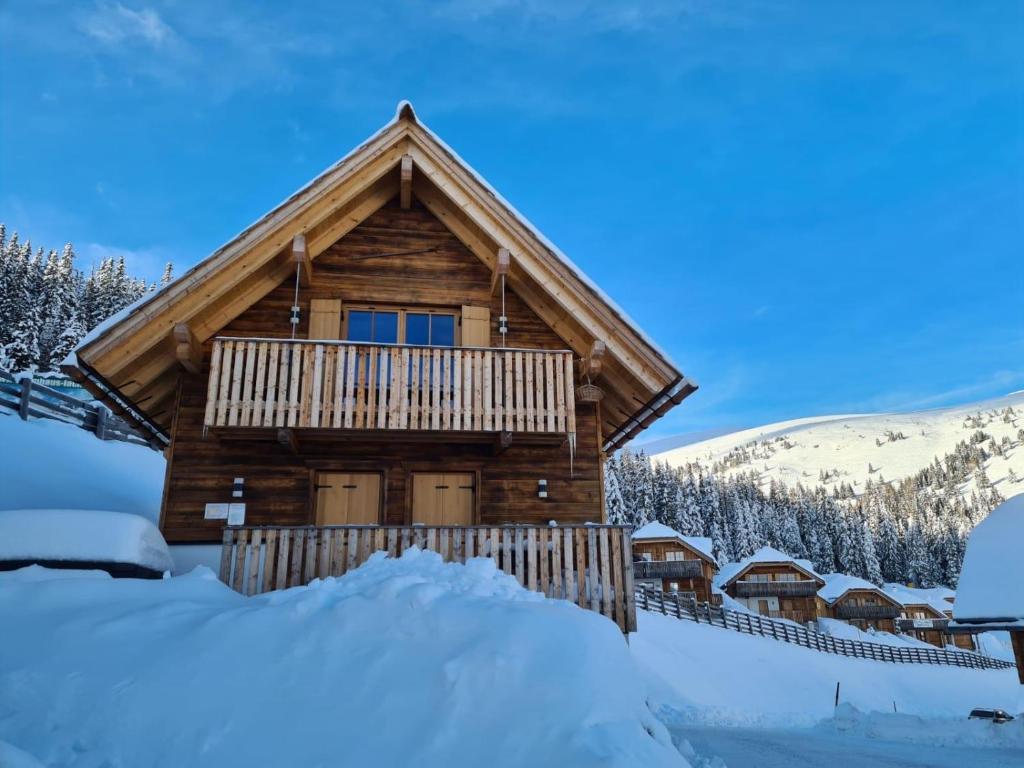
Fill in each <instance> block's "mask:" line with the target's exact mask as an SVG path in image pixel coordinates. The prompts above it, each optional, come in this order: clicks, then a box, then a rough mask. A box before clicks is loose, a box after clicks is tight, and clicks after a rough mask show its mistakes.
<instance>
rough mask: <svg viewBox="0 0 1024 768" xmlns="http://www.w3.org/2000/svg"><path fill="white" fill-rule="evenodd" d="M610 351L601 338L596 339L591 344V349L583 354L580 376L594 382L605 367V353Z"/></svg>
mask: <svg viewBox="0 0 1024 768" xmlns="http://www.w3.org/2000/svg"><path fill="white" fill-rule="evenodd" d="M607 353H608V347H607V346H606V345H605V343H604V342H603V341H601V340H600V339H595V340H594V341H593V342H592V343H591V344H590V349H589V350H588V351H587V354H585V355H584V356H583V359H582V360H580V363H579V366H578V368H579V374H580V378H581V379H583V380H586V381H590V382H593V381H594V380H595V379H596V378H597V377H598V376H600V375H601V370H602V369H603V368H604V359H605V355H606V354H607Z"/></svg>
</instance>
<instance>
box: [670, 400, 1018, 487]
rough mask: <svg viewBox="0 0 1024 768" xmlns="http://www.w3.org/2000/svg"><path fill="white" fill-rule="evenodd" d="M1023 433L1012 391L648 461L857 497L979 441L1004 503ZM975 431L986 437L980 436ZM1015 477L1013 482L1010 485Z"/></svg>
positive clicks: (777, 428) (787, 427)
mask: <svg viewBox="0 0 1024 768" xmlns="http://www.w3.org/2000/svg"><path fill="white" fill-rule="evenodd" d="M1022 429H1024V392H1017V393H1014V394H1011V395H1007V396H1006V397H1001V398H995V399H992V400H984V401H981V402H976V403H970V404H967V405H961V406H956V407H953V408H942V409H937V410H929V411H913V412H908V413H878V414H852V415H841V416H817V417H811V418H804V419H793V420H792V421H780V422H777V423H775V424H767V425H765V426H762V427H755V428H753V429H745V430H742V431H739V432H733V433H731V434H728V435H723V436H721V437H715V438H712V439H710V440H704V441H701V442H698V443H693V444H691V445H686V446H683V447H680V448H675V449H672V450H668V451H663V452H656V453H653V454H652V458H654V459H656V460H661V461H667V462H668V463H669V464H671V465H673V466H682V465H685V464H687V463H691V462H692V463H698V462H699V463H700V464H701V465H703V466H704V467H705V468H707V469H709V470H710V469H711V468H712V466H713V465H715V464H718V465H719V466H718V471H719V472H720V473H724V474H735V473H738V472H751V471H756V472H757V473H758V474H760V475H761V477H762V480H763V481H764V483H765V484H767V483H768V482H769V481H770V480H773V479H775V480H781V481H782V482H784V483H786V485H789V486H792V485H795V484H796V483H798V482H800V483H803V485H805V486H814V485H819V484H824V485H826V487H830V486H834V485H836V484H838V483H847V484H849V485H851V486H852V487H853V489H854V491H855V492H857V493H860V492H861V491H863V489H864V485H865V483H866V482H867V480H868V478H872V479H873V480H874V481H875V482H877V481H878V479H879V478H884V479H885V480H886V481H893V480H900V479H902V478H905V477H908V476H910V475H913V474H915V473H916V472H918V471H920V470H921V469H924V468H925V467H927V466H928V465H929V464H931V463H933V462H934V460H935V459H936V457H938V458H939V459H942V457H944V456H945V455H946V454H947V453H950V452H952V451H953V450H954V449H955V447H956V445H957V444H958V443H960V442H962V441H968V442H970V441H971V440H972V439H974V440H983V444H984V445H987V444H988V443H989V440H990V439H992V440H994V441H995V443H996V445H1001V446H1002V447H1001V448H1000V450H1002V451H1003V455H1002V456H992V457H991V458H989V460H988V461H987V463H986V465H985V471H986V473H987V474H988V477H989V479H990V480H991V481H992V483H993V484H994V485H995V487H996V488H997V489H998V490H999V492H1000V493H1001V494H1002V495H1003V496H1005V497H1009V496H1013V495H1014V494H1016V493H1024V441H1022V438H1021V435H1022V434H1024V433H1022V432H1021V430H1022ZM979 430H980V431H981V432H983V433H984V435H985V437H984V438H979V437H978V432H979ZM1004 438H1005V439H1006V440H1007V441H1008V447H1007V445H1006V444H1004ZM1011 470H1012V475H1011ZM825 475H827V478H826V477H825ZM1013 475H1015V476H1016V477H1017V478H1018V482H1016V483H1014V482H1013V480H1012V476H1013ZM964 490H965V492H969V490H970V489H969V488H965V489H964Z"/></svg>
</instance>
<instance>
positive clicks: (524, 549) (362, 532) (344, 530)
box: [220, 525, 636, 632]
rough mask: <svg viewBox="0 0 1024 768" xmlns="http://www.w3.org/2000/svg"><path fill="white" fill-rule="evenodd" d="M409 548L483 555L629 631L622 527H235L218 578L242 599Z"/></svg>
mask: <svg viewBox="0 0 1024 768" xmlns="http://www.w3.org/2000/svg"><path fill="white" fill-rule="evenodd" d="M410 547H419V548H420V549H426V550H430V551H432V552H437V553H438V554H440V555H441V557H442V558H444V559H445V561H447V562H456V563H464V562H466V560H468V559H469V558H472V557H490V558H492V559H494V560H495V562H496V563H497V564H498V567H499V568H500V569H501V570H503V571H504V572H505V573H507V574H509V575H511V576H514V577H515V578H516V579H517V580H518V581H519V583H520V584H522V585H523V586H524V587H526V588H527V589H531V590H534V591H537V592H542V593H544V594H545V595H546V596H548V597H551V598H560V599H563V600H569V601H571V602H574V603H576V604H577V605H579V606H580V607H581V608H587V609H590V610H592V611H596V612H598V613H600V614H602V615H604V616H607V617H608V618H609V619H611V620H612V621H614V622H615V623H616V624H618V625H619V628H620V629H621V630H622V631H623V632H633V631H635V630H636V605H635V603H634V597H633V596H634V590H633V569H632V568H631V567H630V566H631V562H632V557H633V554H632V544H631V541H630V531H629V527H628V526H619V525H580V526H562V525H559V526H525V525H505V526H500V527H489V526H459V527H449V526H446V527H426V526H420V525H413V526H362V525H355V526H353V525H344V526H306V527H301V528H286V527H278V526H238V527H228V528H225V529H224V541H223V548H222V549H221V562H220V578H221V580H222V581H223V582H224V583H225V584H228V585H230V586H231V587H232V588H233V589H234V590H236V591H238V592H241V593H242V594H244V595H256V594H260V593H262V592H269V591H271V590H274V589H284V588H286V587H294V586H298V585H301V584H308V583H309V582H310V581H312V580H313V579H315V578H326V577H328V576H341V575H343V574H345V573H346V572H347V571H350V570H352V569H353V568H356V567H358V566H360V565H362V564H363V563H364V562H366V560H367V558H369V557H370V555H371V554H372V553H374V552H382V551H383V552H387V553H388V555H389V556H390V557H398V556H400V555H401V554H402V552H404V551H405V550H407V549H409V548H410Z"/></svg>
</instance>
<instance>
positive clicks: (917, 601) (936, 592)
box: [882, 582, 955, 618]
mask: <svg viewBox="0 0 1024 768" xmlns="http://www.w3.org/2000/svg"><path fill="white" fill-rule="evenodd" d="M882 589H883V590H885V592H886V593H887V594H890V595H892V596H893V597H894V598H895V599H896V600H898V601H899V602H900V603H902V604H903V605H904V606H908V607H909V606H916V605H923V606H926V607H928V608H930V609H931V610H932V611H934V612H935V613H937V614H939V615H938V616H937V617H936V618H943V617H945V615H946V611H951V610H953V604H952V603H950V602H947V600H946V597H947V596H952V595H954V594H955V593H954V592H953V590H951V589H950V588H949V587H930V588H927V589H922V588H919V587H908V586H905V585H903V584H897V583H895V582H893V583H885V584H883V585H882Z"/></svg>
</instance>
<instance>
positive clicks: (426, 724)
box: [0, 551, 686, 768]
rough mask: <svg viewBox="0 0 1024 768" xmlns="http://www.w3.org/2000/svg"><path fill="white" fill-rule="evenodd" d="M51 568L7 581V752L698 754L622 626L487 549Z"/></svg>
mask: <svg viewBox="0 0 1024 768" xmlns="http://www.w3.org/2000/svg"><path fill="white" fill-rule="evenodd" d="M50 573H52V574H54V575H55V576H56V577H57V578H56V580H45V576H46V572H44V571H42V569H39V568H34V569H28V570H26V571H15V572H11V573H7V574H0V627H3V637H2V642H0V744H2V742H7V744H8V746H7V747H3V746H0V755H4V754H7V753H10V754H14V752H13V751H12V749H13V748H16V749H18V750H22V751H23V752H26V753H28V754H30V755H32V756H33V757H34V758H35V759H36V760H38V761H39V763H41V764H43V765H46V766H64V767H67V768H99V767H100V766H132V768H148V767H151V766H152V767H160V768H164V767H166V768H181V766H194V767H198V766H217V767H218V768H225V767H228V766H236V765H237V766H247V768H259V767H261V766H274V767H275V768H276V767H278V766H302V767H303V768H312V767H313V766H324V767H325V768H326V767H327V766H331V767H332V768H335V767H337V766H366V765H380V766H391V765H396V766H397V765H417V766H475V765H487V766H490V767H492V768H497V767H498V766H523V765H536V766H544V765H551V766H556V765H557V766H591V765H604V766H623V767H625V766H637V765H643V766H652V767H657V766H685V765H686V761H685V760H684V758H683V757H682V756H681V755H680V754H679V752H678V751H677V750H676V749H675V748H674V747H673V746H672V744H671V740H670V737H669V734H668V732H667V730H666V729H665V727H664V726H663V725H662V724H661V723H660V722H659V721H658V720H657V719H656V718H655V717H654V716H653V715H652V713H651V710H650V709H649V708H648V706H647V704H646V703H645V698H644V687H643V684H642V682H641V678H640V676H639V675H638V673H637V671H636V667H635V665H634V662H633V660H632V659H631V657H630V654H629V652H628V649H627V645H626V643H625V642H624V641H623V638H622V635H621V634H620V633H619V630H618V628H617V627H616V626H615V625H614V624H613V623H611V622H610V621H608V620H607V619H605V618H603V617H601V616H599V615H598V614H596V613H592V612H589V611H585V610H581V609H579V608H577V607H575V606H573V605H571V604H570V603H567V602H564V601H555V600H547V599H545V598H544V597H543V596H541V595H539V594H537V593H533V592H528V591H526V590H524V589H523V588H522V587H520V586H519V585H518V583H517V582H516V581H515V580H514V579H513V578H511V577H509V576H506V575H505V574H502V573H501V572H500V571H498V570H497V569H496V568H495V565H494V563H493V561H490V560H486V559H476V560H472V561H471V562H470V563H468V564H467V565H458V564H444V563H442V562H441V559H440V557H439V556H438V555H436V554H433V553H424V552H419V551H410V552H408V553H406V554H405V555H403V557H401V558H400V559H397V560H394V559H387V558H385V557H384V555H383V553H381V554H378V555H376V556H374V557H373V558H371V559H370V561H369V562H368V563H367V564H365V565H364V566H363V567H361V568H359V569H357V570H355V571H353V572H351V573H349V574H347V575H346V576H344V577H342V578H340V579H327V580H325V581H318V582H314V583H313V584H311V585H310V586H308V587H297V588H294V589H290V590H287V591H282V592H275V593H270V594H267V595H261V596H257V597H248V598H247V597H242V596H241V595H238V594H236V593H235V592H232V591H231V590H230V589H228V588H227V587H225V586H224V585H223V584H221V583H220V582H219V581H217V580H216V579H215V578H214V577H213V574H212V573H210V572H209V571H205V570H197V571H196V572H194V573H192V574H190V575H187V576H181V577H176V578H167V579H164V580H160V581H141V580H131V579H109V578H88V577H83V575H82V574H78V578H67V577H65V576H64V575H63V574H62V573H61V572H50ZM14 759H15V758H11V760H12V761H13V760H14ZM17 759H18V760H20V761H22V762H23V763H24V764H25V765H32V763H31V762H26V761H28V758H27V757H24V756H22V757H19V758H17ZM14 764H15V765H17V763H14Z"/></svg>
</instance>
